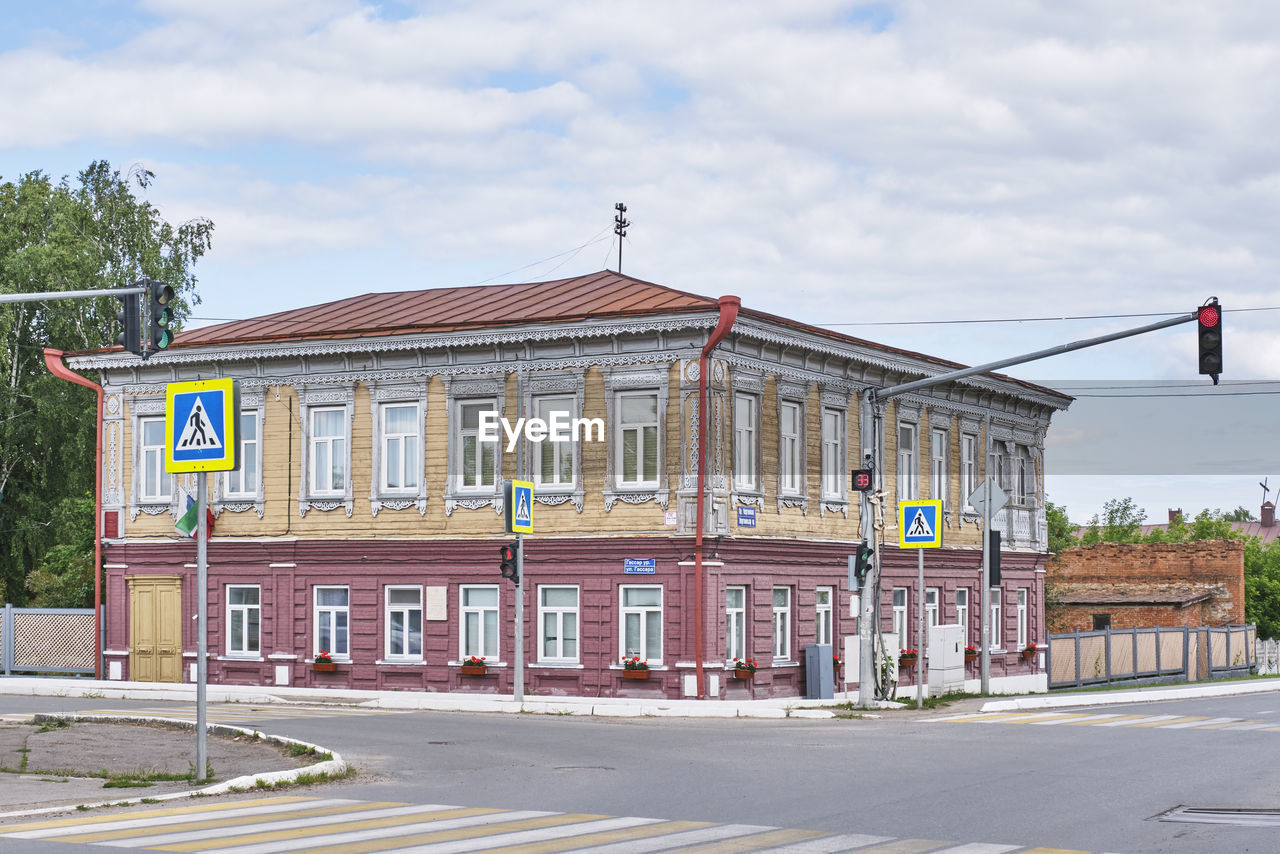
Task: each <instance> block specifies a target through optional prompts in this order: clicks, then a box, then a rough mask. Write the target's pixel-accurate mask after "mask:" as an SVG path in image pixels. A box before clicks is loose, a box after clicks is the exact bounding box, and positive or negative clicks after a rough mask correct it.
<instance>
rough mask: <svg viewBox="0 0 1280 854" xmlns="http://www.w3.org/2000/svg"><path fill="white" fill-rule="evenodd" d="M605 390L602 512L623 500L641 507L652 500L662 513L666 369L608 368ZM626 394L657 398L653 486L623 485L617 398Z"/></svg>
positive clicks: (664, 502) (665, 490)
mask: <svg viewBox="0 0 1280 854" xmlns="http://www.w3.org/2000/svg"><path fill="white" fill-rule="evenodd" d="M603 373H604V391H605V410H606V411H605V432H606V436H605V440H606V442H607V448H608V450H607V452H606V457H605V480H604V489H603V495H604V509H605V512H606V513H607V512H609V511H610V510H611V509H613V505H614V504H616V503H618V502H619V501H622V502H624V503H626V504H642V503H644V502H646V501H654V502H656V503H657V504H658V505H659V506H660V507H662V509H663V510H666V509H667V503H668V502H669V500H670V494H671V493H670V490H669V489H668V488H667V486H666V483H667V453H668V448H667V402H668V394H669V392H668V388H669V385H670V383H669V377H668V375H667V369H666V367H665V366H661V365H647V366H643V367H639V368H625V367H609V368H605V369H604V370H603ZM627 392H638V393H650V394H657V396H658V431H657V436H658V479H657V481H656V483H652V484H625V485H624V484H622V483H621V479H622V453H621V447H622V431H621V419H620V417H619V415H620V412H619V406H618V400H619V395H620V394H622V393H627Z"/></svg>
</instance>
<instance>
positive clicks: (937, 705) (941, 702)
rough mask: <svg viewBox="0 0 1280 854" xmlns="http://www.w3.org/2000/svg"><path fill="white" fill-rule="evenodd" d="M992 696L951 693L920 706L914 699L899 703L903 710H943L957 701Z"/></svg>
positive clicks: (929, 699) (966, 692)
mask: <svg viewBox="0 0 1280 854" xmlns="http://www.w3.org/2000/svg"><path fill="white" fill-rule="evenodd" d="M990 696H991V695H990V694H972V693H969V692H968V691H951V692H949V693H947V694H939V695H938V696H936V697H925V698H924V702H923V703H921V704H919V705H917V703H916V701H915V698H914V697H913V698H911V699H910V700H898V702H899V703H902V705H903V708H906V709H915V708H923V709H943V708H946V707H947V706H949V705H951V704H952V703H954V702H956V701H957V700H973V699H977V698H980V697H990Z"/></svg>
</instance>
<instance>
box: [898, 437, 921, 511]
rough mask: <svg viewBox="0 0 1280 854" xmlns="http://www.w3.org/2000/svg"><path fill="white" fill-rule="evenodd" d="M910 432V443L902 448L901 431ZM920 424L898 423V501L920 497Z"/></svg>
mask: <svg viewBox="0 0 1280 854" xmlns="http://www.w3.org/2000/svg"><path fill="white" fill-rule="evenodd" d="M904 430H907V431H910V434H911V435H910V441H908V442H907V447H905V448H904V447H903V442H902V438H903V431H904ZM919 447H920V424H919V423H918V422H916V421H906V420H901V419H900V420H899V421H898V459H897V470H898V472H897V473H898V495H897V498H898V500H899V501H911V500H914V499H917V498H919V497H920V456H919V453H920V451H919Z"/></svg>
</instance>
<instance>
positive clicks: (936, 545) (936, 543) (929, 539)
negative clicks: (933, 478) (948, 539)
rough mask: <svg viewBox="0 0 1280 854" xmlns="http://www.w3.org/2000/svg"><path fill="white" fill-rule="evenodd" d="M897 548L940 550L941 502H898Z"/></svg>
mask: <svg viewBox="0 0 1280 854" xmlns="http://www.w3.org/2000/svg"><path fill="white" fill-rule="evenodd" d="M898 548H900V549H940V548H942V502H941V501H899V502H898Z"/></svg>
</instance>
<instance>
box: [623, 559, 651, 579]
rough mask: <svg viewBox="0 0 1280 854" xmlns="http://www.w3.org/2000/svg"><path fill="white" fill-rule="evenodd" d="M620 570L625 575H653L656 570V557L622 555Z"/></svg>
mask: <svg viewBox="0 0 1280 854" xmlns="http://www.w3.org/2000/svg"><path fill="white" fill-rule="evenodd" d="M622 571H623V573H625V574H626V575H653V574H654V573H656V572H657V571H658V559H657V558H656V557H645V558H638V557H624V558H623V559H622Z"/></svg>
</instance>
